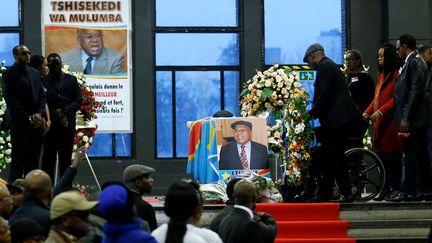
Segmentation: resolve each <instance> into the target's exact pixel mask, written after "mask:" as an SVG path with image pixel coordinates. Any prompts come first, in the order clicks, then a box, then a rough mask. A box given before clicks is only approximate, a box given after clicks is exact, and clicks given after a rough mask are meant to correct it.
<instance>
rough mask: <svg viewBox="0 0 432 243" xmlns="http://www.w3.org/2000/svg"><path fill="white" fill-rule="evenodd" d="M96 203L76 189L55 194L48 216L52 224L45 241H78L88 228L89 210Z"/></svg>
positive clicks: (58, 242)
mask: <svg viewBox="0 0 432 243" xmlns="http://www.w3.org/2000/svg"><path fill="white" fill-rule="evenodd" d="M97 204H98V202H97V201H93V202H89V201H87V199H85V198H84V197H83V196H81V194H80V193H79V192H78V191H75V190H73V191H67V192H63V193H60V194H59V195H57V196H56V197H55V198H54V199H53V201H52V203H51V210H50V214H51V215H50V216H51V220H52V226H51V229H50V232H49V235H48V238H47V239H46V241H45V242H47V243H62V242H64V243H70V242H78V239H79V238H81V237H83V236H85V235H86V234H87V232H88V230H89V227H90V224H89V222H88V216H89V213H90V212H89V211H90V210H91V209H92V208H94V207H95V206H96V205H97Z"/></svg>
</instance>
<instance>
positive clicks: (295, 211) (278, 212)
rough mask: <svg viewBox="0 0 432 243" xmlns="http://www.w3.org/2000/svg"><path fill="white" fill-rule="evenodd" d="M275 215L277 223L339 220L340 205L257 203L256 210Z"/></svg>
mask: <svg viewBox="0 0 432 243" xmlns="http://www.w3.org/2000/svg"><path fill="white" fill-rule="evenodd" d="M263 208H265V212H266V213H269V214H271V215H273V217H274V218H275V220H276V221H296V220H300V221H305V220H338V219H339V208H340V204H339V203H282V204H281V203H257V204H256V208H255V210H256V211H257V212H260V211H262V210H263Z"/></svg>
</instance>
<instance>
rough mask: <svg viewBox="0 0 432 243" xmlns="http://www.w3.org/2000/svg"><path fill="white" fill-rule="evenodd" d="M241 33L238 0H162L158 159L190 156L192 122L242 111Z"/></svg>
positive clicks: (158, 28) (159, 11) (159, 16)
mask: <svg viewBox="0 0 432 243" xmlns="http://www.w3.org/2000/svg"><path fill="white" fill-rule="evenodd" d="M190 6H194V7H193V8H190ZM209 9H211V11H208V10H209ZM239 33H240V29H239V27H238V9H237V1H235V0H219V1H216V0H214V1H200V0H186V1H181V2H178V1H174V0H157V1H156V31H155V54H156V74H155V80H156V113H157V114H156V124H157V125H156V126H157V128H156V133H157V158H184V157H187V151H188V142H189V128H188V127H187V122H188V121H195V120H198V119H201V118H205V117H209V116H211V115H212V114H213V113H215V112H216V111H219V110H222V109H225V110H229V111H231V112H233V113H234V114H238V111H237V109H238V95H239V82H240V74H239V70H240V41H239V38H240V35H239Z"/></svg>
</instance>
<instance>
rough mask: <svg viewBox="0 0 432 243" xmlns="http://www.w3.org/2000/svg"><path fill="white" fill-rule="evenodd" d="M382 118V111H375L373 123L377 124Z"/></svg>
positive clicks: (372, 117)
mask: <svg viewBox="0 0 432 243" xmlns="http://www.w3.org/2000/svg"><path fill="white" fill-rule="evenodd" d="M381 117H382V113H381V112H380V111H375V112H374V113H373V114H372V116H371V117H370V118H371V121H372V122H376V121H378V119H380V118H381Z"/></svg>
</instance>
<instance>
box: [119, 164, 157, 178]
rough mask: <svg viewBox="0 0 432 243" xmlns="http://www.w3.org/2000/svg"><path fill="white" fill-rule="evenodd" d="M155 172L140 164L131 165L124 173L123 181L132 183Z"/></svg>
mask: <svg viewBox="0 0 432 243" xmlns="http://www.w3.org/2000/svg"><path fill="white" fill-rule="evenodd" d="M153 172H155V169H153V168H151V167H148V166H144V165H139V164H135V165H129V166H128V167H126V169H125V170H124V171H123V181H124V182H130V181H133V180H135V179H137V178H139V177H140V176H144V175H149V174H151V173H153Z"/></svg>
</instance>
